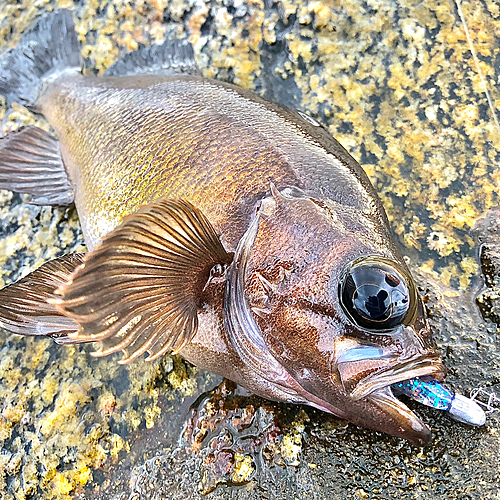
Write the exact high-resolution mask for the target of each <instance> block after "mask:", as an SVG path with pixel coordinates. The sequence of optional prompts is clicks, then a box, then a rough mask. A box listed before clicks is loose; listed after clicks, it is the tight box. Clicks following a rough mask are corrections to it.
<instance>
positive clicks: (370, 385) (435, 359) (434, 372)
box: [350, 354, 446, 401]
mask: <svg viewBox="0 0 500 500" xmlns="http://www.w3.org/2000/svg"><path fill="white" fill-rule="evenodd" d="M445 374H446V370H445V368H444V365H443V362H442V360H441V358H440V357H439V356H429V355H425V356H422V355H421V354H420V355H415V356H413V357H410V358H407V359H404V360H398V361H397V362H395V364H393V365H391V366H389V367H387V368H385V369H383V370H382V371H378V372H375V373H372V374H370V375H368V376H367V377H365V378H363V379H362V380H360V381H359V382H358V383H357V384H356V386H355V387H354V389H353V390H352V391H351V393H350V397H351V398H352V399H353V400H355V401H357V400H359V399H362V398H365V397H367V396H370V395H371V394H373V393H375V392H376V391H378V390H380V389H384V388H386V387H387V388H389V387H390V386H391V385H392V384H395V383H397V382H402V381H403V380H409V379H412V378H415V377H423V376H426V375H428V376H432V377H434V378H435V379H437V380H443V379H444V377H445Z"/></svg>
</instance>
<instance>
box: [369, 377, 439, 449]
mask: <svg viewBox="0 0 500 500" xmlns="http://www.w3.org/2000/svg"><path fill="white" fill-rule="evenodd" d="M366 399H367V400H368V401H370V402H371V403H373V404H375V405H377V406H378V407H379V408H381V409H382V410H383V411H384V412H385V413H388V414H391V415H392V416H393V417H395V416H396V417H397V418H398V419H399V420H400V422H401V423H404V425H401V427H400V431H401V432H400V434H399V435H400V437H404V439H408V440H409V441H411V442H413V443H414V444H416V445H419V446H423V445H425V444H427V443H429V441H430V440H431V437H432V432H431V430H430V428H429V427H428V426H427V425H425V424H424V422H422V420H421V419H420V418H419V417H418V416H417V415H416V414H415V413H413V412H412V411H411V410H410V409H409V408H408V407H407V406H406V405H405V404H404V403H403V402H402V401H400V400H399V399H398V398H396V396H394V394H393V392H392V390H391V388H390V387H389V386H385V387H383V388H380V389H376V390H375V391H373V392H372V393H370V394H369V395H368V396H367V397H366Z"/></svg>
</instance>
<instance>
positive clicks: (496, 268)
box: [476, 210, 500, 328]
mask: <svg viewBox="0 0 500 500" xmlns="http://www.w3.org/2000/svg"><path fill="white" fill-rule="evenodd" d="M477 232H478V238H479V241H480V243H481V251H480V261H481V271H482V273H483V276H484V284H485V286H486V290H483V291H482V292H481V293H480V294H479V295H478V296H477V298H476V302H477V305H478V307H479V309H480V311H481V314H482V315H483V318H484V319H489V320H490V321H493V323H495V324H496V325H497V327H499V328H500V211H498V210H494V211H492V212H491V213H490V214H489V215H488V216H487V217H486V218H485V219H484V220H483V221H481V223H480V224H479V227H478V230H477Z"/></svg>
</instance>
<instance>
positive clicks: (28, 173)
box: [0, 126, 73, 205]
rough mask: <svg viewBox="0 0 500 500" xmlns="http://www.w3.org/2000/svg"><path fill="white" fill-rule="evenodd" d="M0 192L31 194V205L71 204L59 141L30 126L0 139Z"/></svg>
mask: <svg viewBox="0 0 500 500" xmlns="http://www.w3.org/2000/svg"><path fill="white" fill-rule="evenodd" d="M0 189H8V190H10V191H14V192H16V193H27V194H30V195H31V196H32V199H31V203H33V204H34V205H70V204H71V203H73V187H72V185H71V183H70V181H69V179H68V176H67V174H66V169H65V167H64V164H63V161H62V158H61V153H60V150H59V142H58V140H57V139H56V138H55V137H53V136H52V135H50V134H49V133H48V132H46V131H45V130H43V129H41V128H38V127H33V126H32V127H26V128H24V129H21V130H20V131H19V132H12V133H10V134H9V135H7V136H6V137H4V138H3V139H0Z"/></svg>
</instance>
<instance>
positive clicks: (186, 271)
mask: <svg viewBox="0 0 500 500" xmlns="http://www.w3.org/2000/svg"><path fill="white" fill-rule="evenodd" d="M231 259H232V256H231V255H230V254H228V253H227V252H226V251H225V250H224V247H223V246H222V244H221V242H220V240H219V238H218V236H217V234H216V233H215V231H214V229H213V228H212V226H211V225H210V223H209V221H208V220H207V219H206V217H205V216H204V215H203V213H201V212H200V211H199V210H198V209H196V208H195V207H194V206H193V205H191V204H190V203H188V202H186V201H183V200H164V201H159V202H156V203H153V204H151V205H148V206H145V207H143V208H141V209H140V210H139V211H137V212H136V213H134V214H132V215H129V216H128V217H126V218H125V219H124V221H123V223H122V224H121V225H120V226H118V227H117V228H116V229H114V230H113V231H111V232H110V233H109V234H107V235H106V236H105V237H104V239H103V241H102V243H101V244H100V245H99V246H98V247H97V248H95V249H94V250H93V251H92V252H89V253H88V254H86V255H85V258H84V263H83V265H82V266H80V267H79V268H78V269H77V270H76V271H75V273H74V274H73V276H72V277H71V280H70V281H68V282H67V283H65V284H63V285H62V286H61V287H60V288H59V290H57V292H56V293H57V294H59V295H60V298H58V299H55V300H53V301H52V303H53V304H54V305H55V306H56V307H57V309H58V310H59V311H60V312H61V313H62V314H64V315H66V316H68V317H69V318H71V319H73V320H74V321H75V322H76V323H78V324H79V325H80V327H81V328H80V330H79V331H78V333H74V334H71V335H70V337H71V338H72V339H74V340H75V341H79V340H80V341H84V342H85V341H86V342H90V341H94V342H101V343H102V345H101V349H100V350H99V351H97V352H96V353H94V355H96V356H105V355H107V354H111V353H114V352H118V351H122V352H123V353H124V358H123V359H122V360H121V361H120V363H126V362H128V361H131V360H132V359H134V358H136V357H137V356H140V355H141V354H143V353H145V352H146V351H147V352H149V354H150V356H149V358H148V359H149V360H151V359H155V358H157V357H158V356H161V355H162V354H164V353H166V352H173V353H177V352H179V351H180V350H181V349H182V347H183V346H184V345H186V344H187V343H188V342H189V341H190V340H191V339H192V338H193V337H194V335H195V333H196V330H197V326H198V317H197V315H198V309H199V307H200V305H201V304H200V302H201V297H202V293H203V289H204V287H205V285H206V283H207V281H208V279H209V276H210V273H211V270H212V269H213V268H214V267H215V266H217V265H225V264H229V263H230V262H231Z"/></svg>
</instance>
